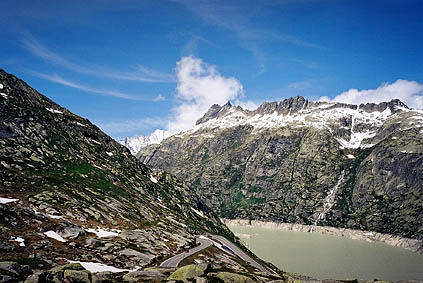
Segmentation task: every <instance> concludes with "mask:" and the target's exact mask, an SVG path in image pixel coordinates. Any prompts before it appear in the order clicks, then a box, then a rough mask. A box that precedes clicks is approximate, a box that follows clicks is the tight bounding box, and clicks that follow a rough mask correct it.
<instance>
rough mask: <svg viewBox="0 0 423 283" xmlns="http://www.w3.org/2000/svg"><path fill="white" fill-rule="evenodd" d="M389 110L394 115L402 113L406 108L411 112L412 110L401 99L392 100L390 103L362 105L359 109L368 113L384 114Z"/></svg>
mask: <svg viewBox="0 0 423 283" xmlns="http://www.w3.org/2000/svg"><path fill="white" fill-rule="evenodd" d="M387 108H389V110H391V112H392V113H396V112H398V111H402V110H403V109H404V108H405V109H407V110H410V108H409V107H408V106H407V105H406V104H405V103H403V102H402V101H401V100H399V99H392V100H391V101H389V102H380V103H366V104H360V106H359V109H361V110H364V111H366V112H375V111H378V112H383V111H385V110H386V109H387Z"/></svg>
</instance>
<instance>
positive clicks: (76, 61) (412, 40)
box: [0, 0, 423, 139]
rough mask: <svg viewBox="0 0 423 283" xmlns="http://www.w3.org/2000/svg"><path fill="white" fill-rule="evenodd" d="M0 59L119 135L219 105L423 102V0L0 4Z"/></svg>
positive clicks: (182, 121)
mask: <svg viewBox="0 0 423 283" xmlns="http://www.w3.org/2000/svg"><path fill="white" fill-rule="evenodd" d="M0 11H1V16H0V27H1V28H0V37H1V41H0V42H1V44H0V67H1V68H3V69H5V70H6V71H7V72H9V73H13V74H15V75H16V76H18V77H20V78H22V79H24V80H25V81H26V82H27V83H29V84H30V85H31V86H33V87H34V88H36V89H37V90H38V91H40V92H41V93H43V94H45V95H46V96H48V97H49V98H51V99H53V100H54V101H56V102H58V103H59V104H61V105H62V106H64V107H67V108H68V109H70V110H71V111H72V112H74V113H76V114H78V115H81V116H84V117H86V118H88V119H90V120H91V121H92V122H94V123H95V124H97V125H98V126H100V127H101V128H102V129H103V130H104V131H105V132H106V133H108V134H110V135H111V136H112V137H114V138H116V139H119V138H122V137H125V136H133V135H136V134H149V133H151V132H152V131H154V130H155V129H156V128H161V129H168V130H170V131H172V132H176V131H178V130H183V129H185V128H187V127H188V126H189V125H191V124H193V123H195V119H197V118H199V117H198V116H201V114H202V113H203V112H204V111H206V110H207V108H208V107H210V106H211V104H213V103H220V104H222V103H224V102H225V101H226V100H231V101H232V102H233V103H235V104H240V105H242V106H246V107H249V108H254V106H255V105H258V104H260V103H261V102H263V101H276V100H282V99H284V98H287V97H290V96H295V95H303V96H305V97H307V98H309V99H312V100H318V99H320V98H322V97H325V99H326V100H334V99H335V100H339V99H343V100H344V101H345V102H350V103H359V102H367V101H376V102H377V101H380V100H387V99H391V98H394V96H398V97H399V98H401V99H402V100H405V102H406V103H408V104H411V105H410V106H412V107H416V108H422V107H423V99H422V95H423V67H422V66H423V52H422V50H423V36H422V34H423V17H422V14H423V1H420V0H416V1H411V0H410V1H408V0H405V1H387V0H385V1H378V0H373V1H356V0H355V1H346V0H345V1H344V0H308V1H307V0H281V1H277V0H263V1H201V0H192V1H191V0H172V1H157V0H154V1H149V0H144V1H139V0H137V1H135V0H134V1H129V0H128V1H126V0H123V1H107V0H102V1H100V0H91V1H86V0H84V1H80V0H73V1H64V0H57V1H53V0H50V1H40V0H31V1H23V0H22V1H19V0H16V1H0Z"/></svg>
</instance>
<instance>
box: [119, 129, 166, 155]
mask: <svg viewBox="0 0 423 283" xmlns="http://www.w3.org/2000/svg"><path fill="white" fill-rule="evenodd" d="M167 137H169V133H168V132H167V131H164V130H160V129H157V130H155V131H154V132H153V133H151V134H150V135H149V136H141V135H140V136H135V137H126V138H124V139H122V140H120V141H119V143H120V144H121V145H123V146H126V147H127V148H128V149H129V150H130V151H131V153H132V154H133V155H136V154H137V153H138V151H140V149H141V148H143V147H146V146H147V145H150V144H159V143H161V142H162V140H164V139H165V138H167Z"/></svg>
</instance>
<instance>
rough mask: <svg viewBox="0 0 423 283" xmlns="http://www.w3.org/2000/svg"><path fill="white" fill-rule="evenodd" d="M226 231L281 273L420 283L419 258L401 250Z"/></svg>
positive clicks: (422, 267)
mask: <svg viewBox="0 0 423 283" xmlns="http://www.w3.org/2000/svg"><path fill="white" fill-rule="evenodd" d="M229 228H230V229H231V230H232V232H234V233H237V234H241V235H239V237H240V238H241V240H243V241H244V242H246V243H247V244H248V247H249V248H250V250H251V251H253V252H254V253H255V254H256V255H257V256H259V257H261V258H262V259H264V260H266V261H269V262H271V263H273V264H274V265H276V266H277V267H279V268H280V269H282V270H283V271H288V272H296V273H300V274H303V275H309V276H313V277H316V278H319V279H346V278H359V279H376V278H377V279H379V280H389V281H399V280H423V255H419V254H416V253H413V252H411V251H408V250H405V249H402V248H398V247H392V246H389V245H387V244H383V243H368V242H366V241H359V240H351V239H347V238H344V237H338V236H332V235H323V234H318V233H306V232H295V231H282V230H275V229H267V228H255V227H243V226H229ZM242 234H244V235H242ZM246 235H249V236H246Z"/></svg>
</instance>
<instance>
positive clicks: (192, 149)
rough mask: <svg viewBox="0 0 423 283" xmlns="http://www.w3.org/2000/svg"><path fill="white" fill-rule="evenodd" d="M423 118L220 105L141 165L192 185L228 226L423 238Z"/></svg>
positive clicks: (398, 108) (363, 108)
mask: <svg viewBox="0 0 423 283" xmlns="http://www.w3.org/2000/svg"><path fill="white" fill-rule="evenodd" d="M422 139H423V111H422V110H416V109H411V108H409V107H408V106H407V105H405V104H404V103H402V102H401V101H399V100H392V101H389V102H382V103H366V104H360V105H351V104H344V103H335V102H313V101H309V100H307V99H305V98H304V97H300V96H298V97H293V98H289V99H285V100H283V101H281V102H271V103H263V104H262V105H260V106H259V107H258V108H257V109H256V110H253V111H250V110H245V109H243V108H241V107H239V106H233V105H231V104H230V103H227V104H225V105H223V106H220V105H213V106H211V108H210V109H209V110H208V111H207V113H206V114H205V115H204V116H203V117H202V118H200V119H199V120H198V121H197V123H196V125H195V126H193V127H192V128H190V129H188V130H186V131H184V132H182V133H179V134H176V135H174V136H171V137H169V138H167V139H165V140H163V141H162V142H161V143H160V144H156V145H149V146H147V147H145V148H142V149H141V151H140V152H139V153H138V154H137V157H138V158H139V160H140V161H142V162H144V163H145V164H147V166H149V167H151V168H160V169H163V170H166V171H168V172H170V173H172V174H175V175H176V176H178V177H179V178H181V179H183V180H185V181H186V182H187V183H188V184H189V185H190V187H191V188H193V189H194V191H195V192H196V193H197V194H198V195H199V196H200V199H201V200H202V201H203V202H205V203H206V204H207V205H208V206H209V207H211V208H212V209H213V211H215V212H217V213H219V215H220V217H222V218H228V219H234V218H237V219H238V218H239V219H250V220H261V221H269V222H284V223H299V224H307V225H327V226H332V227H343V228H352V229H358V230H366V231H375V232H381V233H388V234H392V235H398V236H402V237H408V238H413V239H420V240H421V239H423V224H422V223H423V147H422V142H421V141H422Z"/></svg>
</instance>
